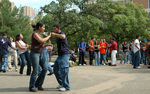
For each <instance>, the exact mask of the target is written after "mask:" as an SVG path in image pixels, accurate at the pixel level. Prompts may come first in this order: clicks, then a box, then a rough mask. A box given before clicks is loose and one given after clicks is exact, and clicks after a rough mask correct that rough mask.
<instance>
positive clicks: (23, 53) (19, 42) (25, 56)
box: [16, 34, 31, 76]
mask: <svg viewBox="0 0 150 94" xmlns="http://www.w3.org/2000/svg"><path fill="white" fill-rule="evenodd" d="M16 46H17V48H18V51H19V55H20V58H21V61H22V64H21V67H20V75H21V76H23V69H24V66H25V65H26V61H27V75H30V74H31V62H30V54H29V53H28V48H30V46H29V45H28V44H27V43H26V42H24V41H23V35H22V34H18V35H17V36H16Z"/></svg>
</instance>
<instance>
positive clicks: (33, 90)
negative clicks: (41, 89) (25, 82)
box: [29, 89, 37, 92]
mask: <svg viewBox="0 0 150 94" xmlns="http://www.w3.org/2000/svg"><path fill="white" fill-rule="evenodd" d="M29 91H30V92H37V90H36V89H31V90H29Z"/></svg>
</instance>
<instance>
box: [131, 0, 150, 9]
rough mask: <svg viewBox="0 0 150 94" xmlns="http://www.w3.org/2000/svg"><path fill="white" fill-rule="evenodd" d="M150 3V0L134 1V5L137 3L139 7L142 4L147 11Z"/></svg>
mask: <svg viewBox="0 0 150 94" xmlns="http://www.w3.org/2000/svg"><path fill="white" fill-rule="evenodd" d="M148 1H149V0H133V3H137V4H139V5H141V4H142V5H143V7H144V8H145V9H148V8H149V7H148Z"/></svg>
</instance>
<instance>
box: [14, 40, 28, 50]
mask: <svg viewBox="0 0 150 94" xmlns="http://www.w3.org/2000/svg"><path fill="white" fill-rule="evenodd" d="M16 45H17V47H19V48H20V49H22V50H24V49H27V48H28V47H22V46H21V45H20V43H19V42H18V41H16Z"/></svg>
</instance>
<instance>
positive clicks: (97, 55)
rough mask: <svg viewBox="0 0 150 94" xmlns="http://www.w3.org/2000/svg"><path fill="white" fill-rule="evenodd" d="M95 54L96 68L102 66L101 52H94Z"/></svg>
mask: <svg viewBox="0 0 150 94" xmlns="http://www.w3.org/2000/svg"><path fill="white" fill-rule="evenodd" d="M94 54H95V66H99V65H100V52H94Z"/></svg>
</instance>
